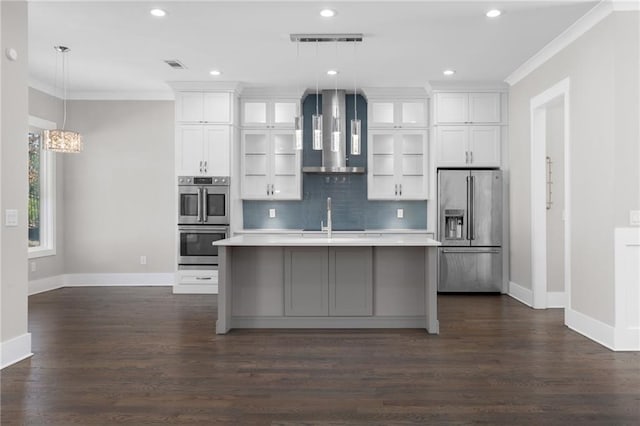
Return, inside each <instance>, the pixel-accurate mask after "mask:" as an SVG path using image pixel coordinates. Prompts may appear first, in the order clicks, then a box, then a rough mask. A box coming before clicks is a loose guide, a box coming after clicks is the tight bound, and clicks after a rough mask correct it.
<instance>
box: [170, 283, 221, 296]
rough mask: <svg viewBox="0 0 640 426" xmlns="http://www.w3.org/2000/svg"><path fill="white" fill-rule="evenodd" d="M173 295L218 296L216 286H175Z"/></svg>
mask: <svg viewBox="0 0 640 426" xmlns="http://www.w3.org/2000/svg"><path fill="white" fill-rule="evenodd" d="M173 294H218V284H208V285H202V284H175V285H174V286H173Z"/></svg>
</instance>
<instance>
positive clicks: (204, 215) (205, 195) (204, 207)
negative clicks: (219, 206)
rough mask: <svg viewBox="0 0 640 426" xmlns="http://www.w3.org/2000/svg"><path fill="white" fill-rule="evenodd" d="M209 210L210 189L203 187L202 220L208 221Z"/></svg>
mask: <svg viewBox="0 0 640 426" xmlns="http://www.w3.org/2000/svg"><path fill="white" fill-rule="evenodd" d="M208 212H209V191H207V188H202V221H203V222H206V221H207V219H208V214H209V213H208Z"/></svg>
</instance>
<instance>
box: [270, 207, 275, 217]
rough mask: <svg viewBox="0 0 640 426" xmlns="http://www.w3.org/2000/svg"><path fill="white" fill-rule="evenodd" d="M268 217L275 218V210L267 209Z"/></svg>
mask: <svg viewBox="0 0 640 426" xmlns="http://www.w3.org/2000/svg"><path fill="white" fill-rule="evenodd" d="M269 217H272V218H273V217H276V209H269Z"/></svg>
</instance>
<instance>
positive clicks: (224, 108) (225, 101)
mask: <svg viewBox="0 0 640 426" xmlns="http://www.w3.org/2000/svg"><path fill="white" fill-rule="evenodd" d="M202 104H203V106H202V109H203V112H202V114H203V118H202V120H203V121H205V122H207V123H230V122H231V95H230V94H229V93H207V92H205V93H203V94H202Z"/></svg>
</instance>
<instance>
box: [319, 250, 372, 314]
mask: <svg viewBox="0 0 640 426" xmlns="http://www.w3.org/2000/svg"><path fill="white" fill-rule="evenodd" d="M372 256H373V251H372V248H371V247H330V248H329V315H332V316H369V315H372V314H373V262H372Z"/></svg>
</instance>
